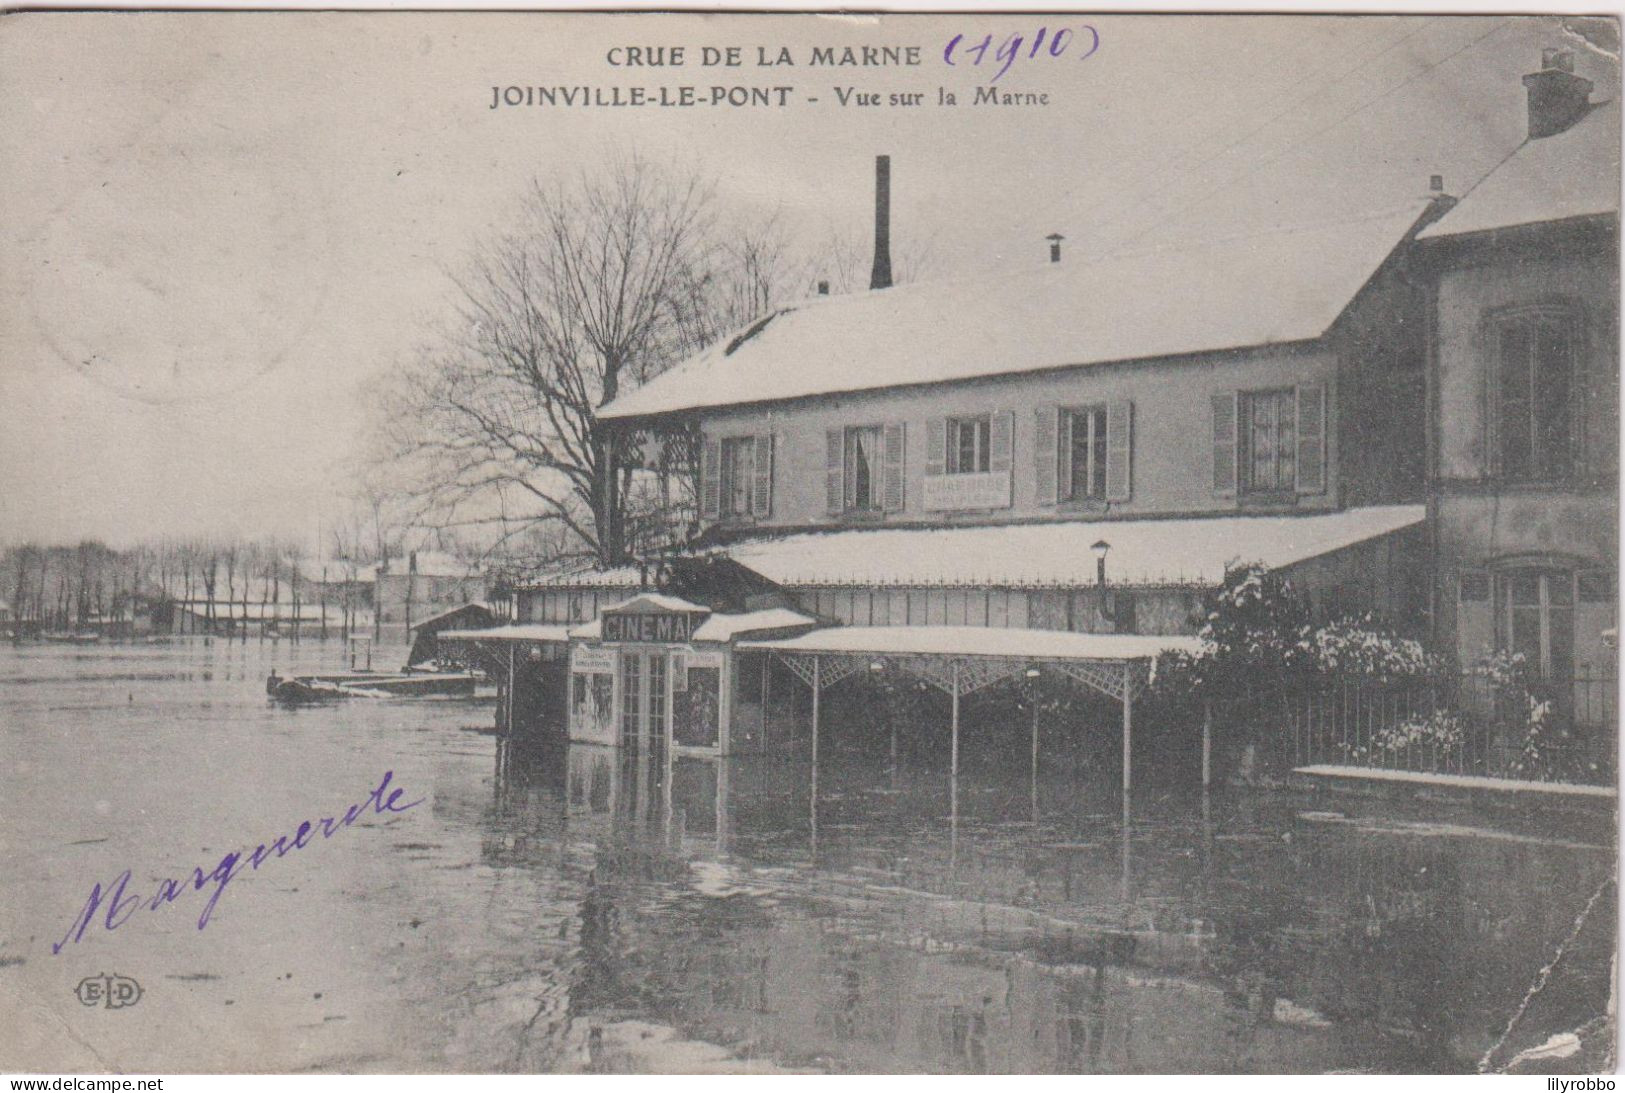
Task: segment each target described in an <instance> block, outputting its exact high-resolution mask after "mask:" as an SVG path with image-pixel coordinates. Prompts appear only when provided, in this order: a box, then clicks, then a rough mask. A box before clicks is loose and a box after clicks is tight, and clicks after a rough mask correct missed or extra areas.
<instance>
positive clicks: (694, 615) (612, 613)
mask: <svg viewBox="0 0 1625 1093" xmlns="http://www.w3.org/2000/svg"><path fill="white" fill-rule="evenodd" d="M678 602H679V603H680V602H682V601H678ZM708 614H710V612H709V611H707V610H706V609H705V608H703V607H699V606H698V605H695V607H694V608H693V609H683V608H673V607H669V606H667V605H665V604H661V603H655V602H652V601H651V600H650V599H645V598H643V597H640V598H638V599H636V600H633V601H632V602H630V603H627V604H623V605H622V606H620V607H617V608H612V609H610V610H608V611H605V612H604V613H603V615H602V616H601V621H600V635H601V636H600V640H602V641H606V642H648V643H651V644H666V645H682V644H685V643H687V642H688V640H689V639H690V638H692V637H693V636H694V631H695V630H697V629H699V626H700V623H702V622H704V621H705V617H706V616H707V615H708Z"/></svg>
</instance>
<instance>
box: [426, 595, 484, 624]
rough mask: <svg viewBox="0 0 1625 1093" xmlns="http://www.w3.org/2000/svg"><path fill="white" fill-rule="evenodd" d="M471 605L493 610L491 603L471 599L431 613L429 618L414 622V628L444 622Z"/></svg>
mask: <svg viewBox="0 0 1625 1093" xmlns="http://www.w3.org/2000/svg"><path fill="white" fill-rule="evenodd" d="M471 607H477V608H479V609H480V610H481V611H486V612H489V611H490V610H491V608H490V605H489V604H486V603H483V602H481V601H479V600H474V601H471V602H469V603H464V604H458V605H457V606H456V607H451V608H447V609H446V610H444V611H441V612H440V613H439V614H435V615H430V616H429V617H428V618H426V619H424V620H423V621H422V622H415V623H413V624H412V629H414V630H421V629H423V628H424V627H425V626H433V625H434V624H435V623H437V622H442V621H444V620H445V619H449V618H451V617H452V616H453V615H460V614H462V613H463V612H465V611H467V610H468V609H469V608H471Z"/></svg>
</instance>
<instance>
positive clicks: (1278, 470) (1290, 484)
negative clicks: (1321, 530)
mask: <svg viewBox="0 0 1625 1093" xmlns="http://www.w3.org/2000/svg"><path fill="white" fill-rule="evenodd" d="M1236 410H1237V418H1236V426H1237V429H1236V467H1237V486H1238V488H1239V489H1240V491H1241V492H1242V493H1244V494H1281V493H1291V492H1292V491H1294V490H1296V489H1297V488H1298V471H1297V466H1298V393H1297V389H1296V388H1293V387H1282V388H1277V389H1275V390H1270V391H1244V392H1242V393H1241V395H1240V396H1239V397H1238V399H1237V403H1236Z"/></svg>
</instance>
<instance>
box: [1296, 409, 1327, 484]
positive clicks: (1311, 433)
mask: <svg viewBox="0 0 1625 1093" xmlns="http://www.w3.org/2000/svg"><path fill="white" fill-rule="evenodd" d="M1298 492H1299V493H1324V492H1326V388H1325V387H1323V386H1321V385H1320V384H1312V385H1305V386H1302V387H1299V388H1298Z"/></svg>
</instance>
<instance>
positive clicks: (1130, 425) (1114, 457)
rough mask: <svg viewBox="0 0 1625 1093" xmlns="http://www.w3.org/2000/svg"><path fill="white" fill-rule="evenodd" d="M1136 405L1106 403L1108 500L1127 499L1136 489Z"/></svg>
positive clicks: (1130, 403)
mask: <svg viewBox="0 0 1625 1093" xmlns="http://www.w3.org/2000/svg"><path fill="white" fill-rule="evenodd" d="M1133 458H1134V404H1133V403H1132V402H1113V403H1109V404H1108V405H1107V406H1106V500H1108V501H1127V500H1128V499H1129V496H1130V494H1131V493H1132V491H1133V488H1134V475H1133V467H1132V464H1133Z"/></svg>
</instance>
